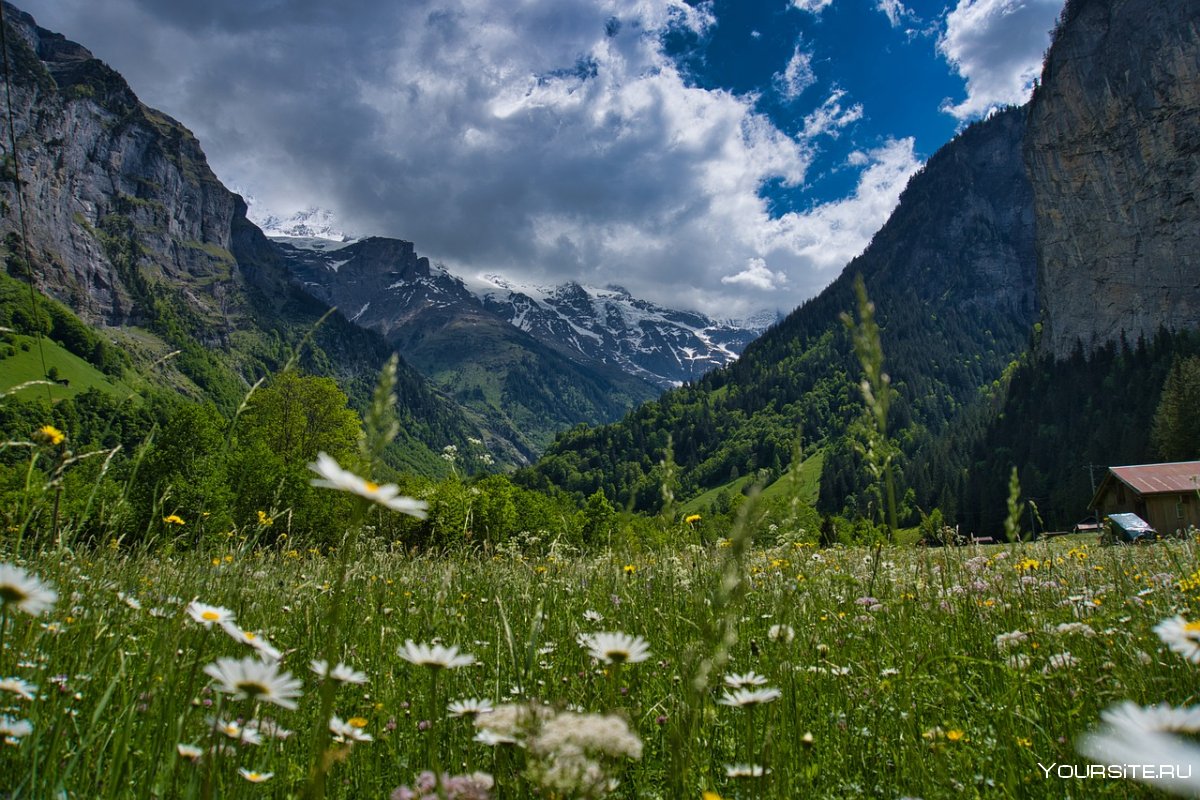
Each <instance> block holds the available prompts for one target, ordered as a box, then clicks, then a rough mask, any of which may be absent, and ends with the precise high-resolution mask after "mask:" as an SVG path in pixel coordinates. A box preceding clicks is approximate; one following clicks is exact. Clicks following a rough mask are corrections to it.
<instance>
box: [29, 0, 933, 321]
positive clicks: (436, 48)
mask: <svg viewBox="0 0 1200 800" xmlns="http://www.w3.org/2000/svg"><path fill="white" fill-rule="evenodd" d="M292 2H293V5H292V6H290V7H289V8H290V11H289V14H288V15H267V14H264V13H262V11H261V8H260V9H259V10H258V11H255V10H254V9H255V8H256V6H255V4H248V3H246V2H245V0H208V2H206V3H199V4H197V3H178V4H165V3H161V2H159V1H158V0H109V1H108V2H106V3H103V4H97V3H94V2H92V0H26V5H27V7H29V10H30V12H31V13H33V14H34V15H35V17H37V18H38V21H39V23H41V24H42V25H44V26H46V27H50V28H52V29H56V30H60V31H62V32H63V33H65V34H66V35H67V36H68V37H70V38H73V39H76V40H82V41H83V43H84V44H86V45H87V46H89V47H91V48H92V49H93V50H94V51H95V52H96V54H97V55H98V56H99V57H101V58H103V59H104V60H105V61H107V62H108V63H110V64H111V65H112V66H113V67H115V68H116V69H118V70H120V71H121V72H123V73H124V74H125V75H126V76H127V77H128V79H129V81H130V83H131V85H132V86H133V88H134V90H135V91H136V92H138V93H139V95H140V96H141V97H142V99H143V100H144V101H145V102H147V103H148V104H150V105H153V106H156V107H159V108H162V109H163V110H164V111H166V112H167V113H169V114H171V115H172V116H174V117H176V118H177V119H180V120H181V121H183V122H184V124H186V125H188V126H189V127H190V128H192V129H193V130H194V131H195V132H196V134H197V135H198V136H199V138H200V141H201V142H202V144H203V147H204V150H205V152H206V153H207V154H208V155H209V157H210V159H211V161H212V163H213V165H214V168H215V170H216V172H217V174H218V175H219V176H221V178H222V179H224V180H225V181H227V182H228V183H229V184H234V185H238V186H242V187H245V189H246V190H247V191H249V192H251V193H253V194H254V195H255V196H256V197H257V198H258V200H259V201H260V203H261V204H262V205H263V207H266V208H271V209H273V210H275V211H277V212H280V213H283V214H288V213H291V212H293V211H296V210H299V209H303V208H307V207H309V206H312V205H318V206H321V207H324V208H329V209H331V210H332V211H333V212H334V213H335V215H336V217H337V219H338V220H339V221H340V223H341V224H342V226H343V227H344V228H346V229H350V230H354V231H359V232H362V233H375V234H378V235H386V236H395V237H398V238H403V239H408V240H411V241H413V242H414V243H415V244H416V249H417V251H418V252H420V253H421V254H423V255H427V256H429V257H430V258H431V259H433V260H435V261H442V262H444V263H445V264H446V265H447V266H448V267H450V268H451V269H453V270H454V271H456V272H458V273H460V274H473V273H476V272H501V273H504V274H507V275H509V276H511V277H513V278H514V279H529V280H536V281H550V280H566V279H576V280H580V281H585V282H589V283H595V284H601V285H603V284H604V283H609V282H616V283H620V284H622V285H625V286H626V287H627V288H628V289H629V290H630V291H632V292H634V293H635V294H637V295H640V296H643V297H646V298H648V299H651V300H657V301H660V302H664V303H667V304H670V305H673V306H676V307H690V308H695V309H698V310H701V311H705V312H708V313H711V314H714V315H716V316H721V317H730V316H737V315H739V314H744V313H748V312H751V311H753V310H755V309H757V308H759V307H761V306H762V305H763V302H764V296H763V293H762V289H761V288H760V286H758V285H756V284H755V283H754V279H756V278H758V279H763V280H768V281H770V284H771V286H773V287H774V288H773V290H772V292H773V293H772V294H771V295H770V296H769V300H770V302H772V303H777V304H778V307H779V308H781V309H784V310H786V309H790V308H791V307H793V306H795V305H798V304H799V303H800V302H802V301H803V300H805V299H807V298H808V297H810V296H811V295H812V294H814V293H815V292H816V291H818V290H819V289H820V288H822V287H823V286H824V285H825V284H826V283H828V282H829V280H831V279H832V278H833V277H834V274H835V272H834V271H835V270H836V269H838V268H840V267H841V266H842V265H843V264H845V263H846V261H848V260H849V259H850V258H851V257H853V256H854V255H856V254H857V253H858V252H860V251H861V250H862V248H863V247H864V246H865V245H866V243H867V242H868V241H869V240H870V237H871V235H872V234H873V233H874V231H875V230H876V229H878V227H879V226H880V225H882V224H883V222H884V221H885V220H886V218H887V216H888V214H889V213H890V212H891V210H892V208H893V207H894V205H895V202H896V198H897V197H898V195H899V192H900V190H901V189H902V188H903V185H904V182H905V180H906V179H907V177H908V175H909V174H911V173H912V172H913V171H914V170H915V169H916V168H917V166H918V165H919V162H918V161H917V160H916V158H915V157H914V155H913V143H912V141H911V140H907V139H906V140H900V141H896V142H889V143H888V144H887V145H885V146H883V147H880V148H877V149H875V150H871V151H869V152H865V153H863V154H862V155H861V157H855V158H856V160H857V163H852V164H851V166H853V167H855V168H857V169H860V170H861V173H860V179H859V183H858V187H857V189H856V191H855V193H854V194H853V195H852V196H850V197H847V198H844V199H842V200H839V201H836V202H831V203H826V204H822V205H818V206H816V207H814V208H812V209H810V210H808V211H806V212H793V213H789V214H785V215H784V216H782V217H772V215H771V214H770V213H769V210H768V204H767V202H766V201H765V200H764V199H763V197H761V196H760V194H759V193H760V190H761V188H762V186H763V185H764V184H765V183H767V182H772V183H778V184H782V185H784V186H793V187H795V186H802V185H803V184H804V181H805V177H806V173H807V171H808V169H809V166H810V164H811V162H812V160H813V158H814V151H813V147H815V144H814V143H813V142H811V141H809V140H807V139H804V138H800V139H796V138H792V137H791V136H789V135H787V134H786V133H785V132H783V131H781V130H780V129H779V128H777V127H776V126H775V125H774V124H772V122H771V121H770V119H768V118H767V117H766V116H764V115H763V114H761V113H759V112H758V111H757V110H756V109H755V102H756V98H755V97H751V96H740V95H735V94H732V93H730V92H724V91H712V90H706V89H702V88H699V87H696V86H695V85H692V84H691V83H689V81H688V80H686V79H685V77H684V76H683V75H681V74H680V72H679V70H678V69H677V68H676V66H675V64H674V62H673V61H672V60H671V59H670V58H669V57H668V56H667V55H666V54H665V53H664V52H663V50H662V47H663V45H662V33H663V32H664V31H665V30H667V29H668V28H669V27H670V26H683V27H686V28H688V29H689V30H691V31H694V32H698V33H701V34H703V33H705V32H706V31H707V30H708V29H709V28H710V27H711V26H712V25H713V24H714V20H713V18H712V14H711V11H710V10H709V8H708V6H706V5H702V6H697V7H692V6H689V5H687V4H685V3H683V2H681V0H503V1H502V0H407V2H405V3H378V2H375V0H344V3H345V4H346V5H347V6H350V7H351V8H349V9H348V10H347V9H346V8H340V9H339V13H337V14H332V15H331V14H330V12H329V9H328V7H327V5H326V4H325V3H322V2H318V1H317V0H292ZM812 5H814V6H815V5H820V6H821V7H824V5H827V3H824V4H821V3H814V4H812ZM818 10H819V9H818ZM797 53H800V54H801V55H803V51H802V50H801V49H800V48H797ZM802 62H803V63H807V62H804V59H803V58H798V59H797V64H798V66H797V69H796V72H795V75H796V78H797V81H798V82H801V83H802V82H803V80H801V76H802V74H803V70H801V69H800V68H799V64H800V63H802ZM785 73H786V70H785ZM837 100H841V96H839V97H838V98H837V99H836V100H835V101H834V105H838V106H839V108H838V109H837V110H836V111H835V110H834V109H833V108H832V106H830V107H829V108H828V109H826V110H827V111H828V112H829V122H828V124H827V126H825V127H823V128H822V129H823V130H826V131H830V130H836V126H837V125H838V124H839V123H840V124H847V123H848V122H849V121H852V119H851V118H852V117H854V115H855V114H861V113H862V112H861V109H859V110H856V109H858V107H857V106H852V107H851V108H850V109H845V108H841V107H840V104H839V103H837ZM827 102H828V101H827ZM843 102H844V101H843ZM822 108H825V105H823V106H822ZM816 125H817V123H816V122H815V121H814V126H816ZM814 130H815V128H814ZM760 263H761V269H757V270H756V269H755V265H757V264H760ZM739 264H743V265H747V266H746V267H745V269H742V270H740V271H735V270H731V268H730V265H739ZM767 265H770V266H769V268H768V267H767ZM731 272H732V273H733V274H731ZM739 276H745V277H742V278H739ZM726 279H733V280H726ZM681 287H684V288H681Z"/></svg>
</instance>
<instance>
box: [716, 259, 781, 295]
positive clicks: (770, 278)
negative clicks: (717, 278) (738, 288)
mask: <svg viewBox="0 0 1200 800" xmlns="http://www.w3.org/2000/svg"><path fill="white" fill-rule="evenodd" d="M721 283H740V284H743V285H745V286H750V287H753V288H755V289H761V290H762V291H764V292H768V291H771V290H772V289H775V288H777V287H779V286H782V285H783V284H785V283H787V275H786V274H785V273H783V272H772V271H771V270H769V269H767V262H766V261H763V260H762V259H761V258H751V259H747V261H746V268H745V269H744V270H742V271H741V272H738V273H736V274H734V275H725V276H723V277H722V278H721Z"/></svg>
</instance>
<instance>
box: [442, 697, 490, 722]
mask: <svg viewBox="0 0 1200 800" xmlns="http://www.w3.org/2000/svg"><path fill="white" fill-rule="evenodd" d="M446 710H447V711H449V712H450V716H452V717H466V718H467V719H473V718H475V717H478V716H479V715H480V714H490V713H492V712H493V711H495V707H494V706H493V705H492V701H491V700H482V699H479V698H476V697H471V698H468V699H466V700H455V701H454V702H453V703H451V704H450V705H448V706H447V707H446Z"/></svg>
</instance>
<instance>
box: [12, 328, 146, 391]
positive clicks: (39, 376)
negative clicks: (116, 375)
mask: <svg viewBox="0 0 1200 800" xmlns="http://www.w3.org/2000/svg"><path fill="white" fill-rule="evenodd" d="M4 338H5V343H6V344H9V345H11V346H12V348H13V350H14V352H13V355H11V356H8V357H6V358H4V359H0V391H3V390H5V389H9V388H11V387H13V386H16V385H18V384H21V383H25V382H27V381H35V380H45V379H46V371H47V370H49V369H50V368H52V367H53V368H57V370H58V375H59V377H60V378H61V379H64V380H67V381H68V382H69V385H66V386H64V385H62V384H54V385H52V386H49V387H47V386H44V385H38V386H29V387H27V388H25V389H22V390H21V391H19V392H17V393H16V395H15V396H17V397H20V398H23V399H30V398H33V397H43V398H44V397H47V393H48V394H49V397H50V398H52V399H53V400H61V399H63V398H66V397H74V396H75V395H77V394H79V393H80V392H84V391H87V390H88V389H99V390H100V391H102V392H107V393H109V394H112V395H116V396H119V397H122V398H123V397H128V396H129V395H130V394H131V393H132V390H131V389H130V388H129V387H127V386H125V385H124V384H121V383H120V382H114V381H113V380H112V379H110V378H109V377H108V376H107V375H105V374H104V373H103V372H101V371H100V370H98V369H96V368H95V367H93V366H92V365H91V364H89V363H88V362H86V361H84V360H83V359H82V358H80V357H79V356H77V355H75V354H74V353H70V352H68V351H67V350H66V349H64V348H63V347H62V346H60V345H59V344H57V343H56V342H54V341H52V340H50V339H49V338H43V339H42V342H41V350H39V348H38V343H37V340H36V339H34V338H33V337H32V336H22V335H20V334H7V335H6V336H5V337H4ZM0 346H2V345H0ZM23 346H28V349H23ZM43 353H44V354H45V359H46V362H45V368H43V366H42V354H43Z"/></svg>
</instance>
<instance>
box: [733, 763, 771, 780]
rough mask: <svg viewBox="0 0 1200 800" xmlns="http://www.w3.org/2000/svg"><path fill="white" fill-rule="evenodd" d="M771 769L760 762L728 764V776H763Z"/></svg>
mask: <svg viewBox="0 0 1200 800" xmlns="http://www.w3.org/2000/svg"><path fill="white" fill-rule="evenodd" d="M770 771H771V770H769V769H767V768H766V767H764V766H762V765H760V764H726V765H725V777H726V778H761V777H762V776H764V775H766V774H768V773H769V772H770Z"/></svg>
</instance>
